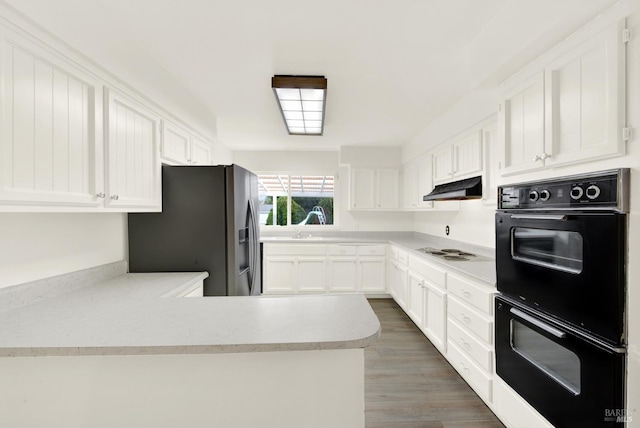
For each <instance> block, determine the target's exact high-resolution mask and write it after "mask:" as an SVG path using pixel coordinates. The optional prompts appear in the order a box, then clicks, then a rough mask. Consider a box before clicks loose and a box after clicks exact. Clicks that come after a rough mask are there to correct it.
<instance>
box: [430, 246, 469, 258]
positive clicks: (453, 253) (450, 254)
mask: <svg viewBox="0 0 640 428" xmlns="http://www.w3.org/2000/svg"><path fill="white" fill-rule="evenodd" d="M418 251H422V252H423V253H425V254H431V255H433V256H441V257H442V258H443V259H445V260H457V261H464V260H469V257H476V255H475V254H473V253H468V252H466V251H462V250H458V249H456V248H443V249H438V248H431V247H425V248H419V249H418Z"/></svg>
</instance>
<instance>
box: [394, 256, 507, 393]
mask: <svg viewBox="0 0 640 428" xmlns="http://www.w3.org/2000/svg"><path fill="white" fill-rule="evenodd" d="M395 253H397V254H401V250H399V249H396V250H395ZM395 253H394V250H393V249H392V254H395ZM399 259H400V257H397V258H396V259H395V260H394V259H391V264H392V266H394V268H395V269H396V272H397V273H396V277H392V278H393V281H394V282H393V283H391V284H390V286H391V290H394V291H393V292H392V295H393V298H394V299H395V300H396V302H397V303H398V304H399V305H400V306H401V307H402V308H403V309H404V311H405V312H406V313H407V315H409V317H410V318H411V319H412V320H413V321H414V322H415V324H416V326H418V328H420V329H421V330H422V332H423V333H424V335H425V336H426V337H427V338H428V339H429V340H430V341H431V343H432V344H433V345H434V346H435V347H436V348H437V349H438V350H439V351H440V352H441V353H442V354H443V355H444V356H445V357H446V358H447V359H448V360H449V362H450V363H451V365H452V366H453V367H454V368H455V369H456V370H457V371H458V372H459V373H460V375H461V376H462V377H463V378H464V379H465V380H466V381H467V382H468V383H469V385H471V387H472V388H473V389H474V390H475V391H476V392H477V393H478V395H479V396H480V397H481V398H482V399H483V400H484V401H485V402H486V403H488V404H491V400H492V397H493V395H492V385H493V376H494V372H495V367H494V366H495V363H494V361H495V354H494V346H493V318H492V313H493V293H494V288H493V287H492V286H490V285H489V284H483V283H480V282H478V281H476V280H474V279H472V278H469V277H466V276H464V275H462V274H459V273H457V272H456V273H452V271H450V270H448V269H446V268H445V267H443V266H442V265H438V264H436V263H431V262H429V261H427V260H425V258H424V257H418V256H414V255H409V257H408V267H406V268H404V266H403V265H402V263H400V261H399ZM403 268H404V269H406V270H407V271H406V273H405V274H403V273H402V269H403ZM403 275H404V277H405V278H407V279H406V280H405V283H407V284H408V285H407V286H406V289H407V290H408V291H407V292H406V293H405V292H404V291H403V290H404V289H403V288H402V286H401V285H400V284H403V281H402V279H401V278H402V277H403ZM407 281H408V282H407ZM405 296H406V297H405Z"/></svg>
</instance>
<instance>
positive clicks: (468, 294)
mask: <svg viewBox="0 0 640 428" xmlns="http://www.w3.org/2000/svg"><path fill="white" fill-rule="evenodd" d="M460 293H462V295H463V296H464V298H465V299H468V298H470V297H471V293H469V292H468V291H467V290H465V289H464V288H461V289H460Z"/></svg>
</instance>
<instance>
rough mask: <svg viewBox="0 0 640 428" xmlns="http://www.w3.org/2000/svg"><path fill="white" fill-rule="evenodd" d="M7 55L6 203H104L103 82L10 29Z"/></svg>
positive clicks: (1, 173) (1, 167) (0, 187)
mask: <svg viewBox="0 0 640 428" xmlns="http://www.w3.org/2000/svg"><path fill="white" fill-rule="evenodd" d="M2 53H3V61H2V94H3V95H2V99H3V101H2V103H3V106H2V107H3V115H2V128H3V131H2V141H1V143H0V203H9V204H27V205H32V206H33V205H35V206H38V205H39V206H76V207H97V206H100V205H102V199H101V198H100V197H101V196H103V195H104V193H103V192H104V183H103V177H104V171H103V167H102V164H103V155H102V150H103V146H102V89H101V87H100V83H99V82H97V81H96V80H95V79H94V78H93V77H92V76H89V75H87V74H85V72H84V71H83V70H80V69H79V68H76V67H75V66H74V65H72V64H70V63H68V62H67V61H65V60H64V59H62V58H60V57H58V56H56V55H54V54H53V53H52V52H51V51H49V50H45V49H43V48H42V47H40V46H39V45H35V44H33V43H31V42H27V41H26V40H23V39H22V38H21V37H19V36H16V35H13V34H10V33H9V32H7V33H6V34H4V38H3V41H2Z"/></svg>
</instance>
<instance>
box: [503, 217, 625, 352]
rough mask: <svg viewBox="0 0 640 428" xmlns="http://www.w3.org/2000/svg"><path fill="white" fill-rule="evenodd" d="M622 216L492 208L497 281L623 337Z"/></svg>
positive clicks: (615, 338)
mask: <svg viewBox="0 0 640 428" xmlns="http://www.w3.org/2000/svg"><path fill="white" fill-rule="evenodd" d="M625 221H626V220H625V216H624V215H621V214H617V213H612V212H605V213H603V212H586V213H571V212H566V213H541V212H526V211H525V212H503V211H501V212H498V213H496V271H497V287H498V290H499V291H500V292H502V293H504V294H507V295H510V296H512V297H514V298H517V299H518V300H519V301H521V302H523V303H525V304H527V305H529V306H532V307H535V308H538V309H540V310H542V311H544V312H547V313H550V314H553V315H554V316H556V317H558V318H561V319H564V320H566V321H568V322H570V323H572V324H574V325H576V326H577V327H579V328H582V329H585V330H587V331H589V332H592V333H594V334H596V335H598V336H601V337H602V338H604V339H607V340H608V341H610V342H612V343H614V344H619V343H622V341H623V334H624V332H623V319H624V316H623V313H624V263H625V260H624V254H625V252H624V247H625V234H626V232H625V231H626V226H625Z"/></svg>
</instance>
